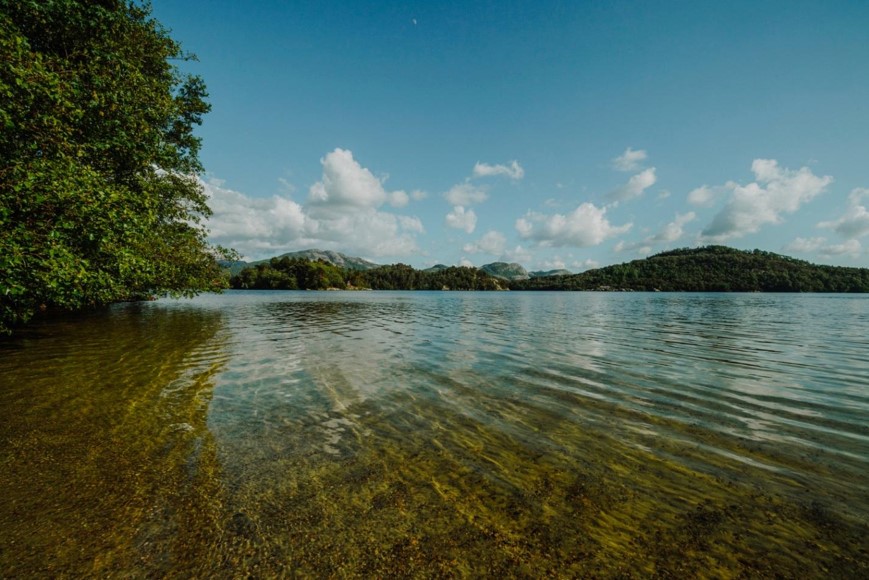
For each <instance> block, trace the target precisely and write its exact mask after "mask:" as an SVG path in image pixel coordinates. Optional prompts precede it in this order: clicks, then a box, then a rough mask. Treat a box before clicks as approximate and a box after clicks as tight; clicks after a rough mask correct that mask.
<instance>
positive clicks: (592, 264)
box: [571, 258, 600, 272]
mask: <svg viewBox="0 0 869 580" xmlns="http://www.w3.org/2000/svg"><path fill="white" fill-rule="evenodd" d="M571 266H572V267H573V268H575V269H576V270H579V271H580V272H584V271H585V270H594V269H595V268H599V267H600V262H598V261H597V260H592V259H591V258H588V259H587V260H583V261H581V262H580V261H579V260H574V261H573V263H571Z"/></svg>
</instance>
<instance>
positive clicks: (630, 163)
mask: <svg viewBox="0 0 869 580" xmlns="http://www.w3.org/2000/svg"><path fill="white" fill-rule="evenodd" d="M646 157H648V155H646V151H645V150H644V149H638V150H637V151H634V150H633V149H631V148H630V147H628V148H627V149H625V152H624V153H622V154H621V155H619V156H618V157H616V158H615V159H613V167H614V168H615V169H617V170H619V171H636V170H637V169H639V168H640V167H641V164H642V162H643V161H645V160H646Z"/></svg>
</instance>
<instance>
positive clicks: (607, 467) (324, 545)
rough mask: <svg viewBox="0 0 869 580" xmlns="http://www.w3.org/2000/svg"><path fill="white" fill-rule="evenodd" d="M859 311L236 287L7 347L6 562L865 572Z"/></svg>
mask: <svg viewBox="0 0 869 580" xmlns="http://www.w3.org/2000/svg"><path fill="white" fill-rule="evenodd" d="M867 335H869V300H867V299H866V298H865V297H861V296H835V295H830V296H778V295H691V294H596V293H577V294H573V293H553V294H546V293H498V294H483V293H479V294H474V293H344V292H335V293H304V292H260V293H255V292H250V293H247V292H230V293H227V294H226V295H223V296H207V297H200V298H197V299H195V300H193V301H169V300H166V301H158V302H155V303H148V304H134V305H118V306H116V307H114V308H112V309H110V310H109V311H107V312H103V313H98V314H93V315H88V316H80V317H75V318H69V319H64V320H52V321H45V322H43V323H41V324H39V325H37V326H35V327H34V328H33V329H32V330H30V331H28V334H26V335H25V336H23V337H21V338H18V339H15V340H14V341H7V342H5V343H0V357H2V358H0V437H2V439H0V441H2V455H0V462H2V464H0V493H2V495H3V497H4V498H6V499H5V501H4V502H2V503H0V576H16V575H17V576H33V575H70V576H79V575H109V576H130V575H133V576H147V575H163V574H166V573H170V574H172V575H176V576H189V575H198V576H232V575H244V574H251V575H254V576H265V577H269V576H275V575H282V574H283V575H290V574H300V575H316V576H347V575H350V576H365V577H369V576H385V575H407V574H410V573H415V574H420V575H424V576H431V575H451V576H452V575H468V576H470V575H473V576H479V575H494V574H507V575H510V576H531V577H539V576H542V575H555V576H604V577H610V576H627V577H648V576H655V575H658V576H664V577H686V576H697V575H702V576H717V577H733V576H749V577H757V576H784V577H819V578H820V577H855V578H857V577H866V576H867V575H869V545H867V539H866V538H867V537H869V533H867V532H869V530H867V519H869V485H867V484H869V482H867V473H869V426H867V425H869V420H867V419H869V379H867V377H869V362H867V357H866V354H867V346H866V345H867V343H866V336H867Z"/></svg>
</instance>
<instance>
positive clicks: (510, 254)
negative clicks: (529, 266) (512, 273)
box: [501, 246, 533, 264]
mask: <svg viewBox="0 0 869 580" xmlns="http://www.w3.org/2000/svg"><path fill="white" fill-rule="evenodd" d="M532 257H533V256H532V255H531V252H530V251H529V250H528V249H527V248H523V247H522V246H516V247H515V248H513V249H512V250H511V249H508V250H505V251H504V253H503V254H501V258H502V259H503V260H502V261H504V262H519V263H520V264H522V263H527V262H530V261H531V258H532Z"/></svg>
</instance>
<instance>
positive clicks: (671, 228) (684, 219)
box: [648, 211, 697, 243]
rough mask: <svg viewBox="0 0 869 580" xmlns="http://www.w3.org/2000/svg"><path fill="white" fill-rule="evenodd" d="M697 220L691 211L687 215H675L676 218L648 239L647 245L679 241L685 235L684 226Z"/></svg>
mask: <svg viewBox="0 0 869 580" xmlns="http://www.w3.org/2000/svg"><path fill="white" fill-rule="evenodd" d="M695 219H697V214H695V213H694V212H693V211H689V212H688V213H677V214H676V218H675V219H674V220H673V221H671V222H670V223H668V224H667V225H666V226H664V228H663V229H662V230H661V231H660V232H658V233H657V234H655V235H654V236H652V237H651V238H649V240H648V242H649V243H671V242H675V241H676V240H678V239H680V238H681V237H682V236H683V235H684V234H685V225H686V224H689V223H691V222H693V221H694V220H695Z"/></svg>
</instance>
